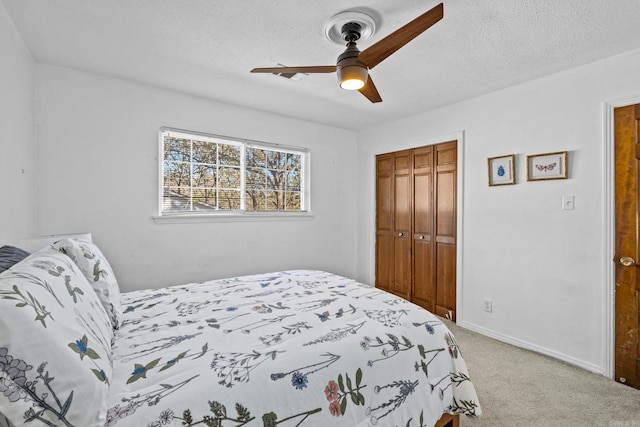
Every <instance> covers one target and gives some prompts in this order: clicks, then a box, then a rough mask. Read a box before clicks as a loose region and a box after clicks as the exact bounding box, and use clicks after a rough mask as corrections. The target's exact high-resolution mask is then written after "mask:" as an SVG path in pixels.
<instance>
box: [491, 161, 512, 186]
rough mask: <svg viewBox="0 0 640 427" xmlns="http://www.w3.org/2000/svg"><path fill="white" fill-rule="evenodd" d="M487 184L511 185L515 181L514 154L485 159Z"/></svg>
mask: <svg viewBox="0 0 640 427" xmlns="http://www.w3.org/2000/svg"><path fill="white" fill-rule="evenodd" d="M487 163H488V165H487V166H488V171H489V186H490V187H494V186H497V185H513V184H515V183H516V169H515V155H514V154H508V155H506V156H497V157H490V158H488V159H487Z"/></svg>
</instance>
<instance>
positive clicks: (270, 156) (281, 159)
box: [267, 151, 287, 170]
mask: <svg viewBox="0 0 640 427" xmlns="http://www.w3.org/2000/svg"><path fill="white" fill-rule="evenodd" d="M286 163H287V153H282V152H280V151H267V164H268V165H269V168H270V169H280V170H282V169H284V168H285V166H286Z"/></svg>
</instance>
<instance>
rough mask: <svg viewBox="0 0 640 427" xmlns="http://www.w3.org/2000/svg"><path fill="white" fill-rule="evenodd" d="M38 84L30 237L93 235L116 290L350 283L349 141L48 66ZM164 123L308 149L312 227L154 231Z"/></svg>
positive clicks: (278, 119) (303, 125) (40, 70)
mask: <svg viewBox="0 0 640 427" xmlns="http://www.w3.org/2000/svg"><path fill="white" fill-rule="evenodd" d="M36 82H37V83H36V101H37V110H38V114H37V116H36V123H37V132H38V151H39V162H38V169H39V181H38V184H39V185H38V195H37V197H38V203H39V207H40V209H39V211H40V214H39V216H38V220H37V232H38V234H51V233H69V232H91V233H93V238H94V241H95V242H96V243H97V244H98V246H99V247H100V248H102V249H103V252H105V255H106V256H107V258H108V259H109V260H110V261H111V263H112V265H113V267H114V270H115V271H116V272H117V276H118V279H119V281H120V283H121V286H122V288H123V289H124V290H132V289H139V288H146V287H160V286H167V285H172V284H179V283H187V282H190V281H199V280H205V279H211V278H221V277H229V276H235V275H240V274H249V273H255V272H266V271H274V270H281V269H290V268H318V269H324V270H330V271H332V272H335V273H338V274H343V275H349V276H354V275H355V273H356V266H355V259H356V256H355V231H354V229H355V219H356V217H355V212H356V200H355V196H356V187H355V185H350V184H349V183H353V182H355V179H356V173H355V170H354V167H353V165H354V164H356V162H355V159H356V157H355V155H356V135H355V133H353V132H348V131H344V130H338V129H335V128H331V127H327V126H322V125H318V124H313V123H309V122H304V121H300V120H295V119H290V118H285V117H282V116H278V115H274V114H269V113H265V112H259V111H255V110H249V109H246V108H240V107H236V106H233V105H229V104H223V103H218V102H214V101H211V100H207V99H203V98H196V97H192V96H186V95H182V94H178V93H174V92H170V91H165V90H162V89H157V88H154V87H150V86H146V85H142V84H138V83H133V82H127V81H122V80H118V79H112V78H106V77H101V76H97V75H92V74H85V73H81V72H77V71H72V70H68V69H63V68H58V67H54V66H50V65H42V64H39V65H38V67H37V72H36ZM274 102H277V100H274ZM161 126H169V127H174V128H180V129H187V130H193V131H199V132H207V133H213V134H218V135H227V136H233V137H238V138H247V139H254V140H260V141H267V142H273V143H280V144H285V145H291V146H301V147H308V148H310V149H311V191H312V196H311V206H312V210H313V213H314V216H313V218H312V219H311V220H305V221H267V222H263V221H261V222H217V223H197V224H156V223H154V221H153V220H152V216H153V215H155V214H157V209H158V207H157V194H158V159H157V155H158V129H159V128H160V127H161ZM345 183H347V184H346V185H345Z"/></svg>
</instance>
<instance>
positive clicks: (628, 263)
mask: <svg viewBox="0 0 640 427" xmlns="http://www.w3.org/2000/svg"><path fill="white" fill-rule="evenodd" d="M620 264H622V265H623V266H625V267H631V266H632V265H635V264H636V261H635V260H634V259H633V258H631V257H629V256H623V257H622V258H620Z"/></svg>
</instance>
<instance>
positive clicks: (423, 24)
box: [251, 3, 444, 102]
mask: <svg viewBox="0 0 640 427" xmlns="http://www.w3.org/2000/svg"><path fill="white" fill-rule="evenodd" d="M443 13H444V6H443V4H442V3H440V4H439V5H437V6H435V7H434V8H432V9H430V10H428V11H427V12H425V13H423V14H422V15H420V16H418V17H417V18H416V19H414V20H413V21H411V22H409V23H408V24H406V25H404V26H402V27H400V28H398V29H397V30H396V31H394V32H393V33H391V34H389V35H388V36H386V37H385V38H383V39H382V40H380V41H378V42H377V43H375V44H373V45H372V46H369V47H368V48H366V49H365V50H363V51H362V52H360V50H358V48H357V47H356V41H358V40H359V39H360V35H361V30H362V27H361V25H360V23H358V22H347V23H345V24H344V25H343V26H342V39H343V40H344V41H345V42H347V48H346V50H345V51H344V52H343V53H342V54H341V55H340V56H338V61H337V64H336V65H322V66H305V67H270V68H254V69H253V70H251V72H252V73H273V74H280V73H307V74H314V73H333V72H337V74H338V81H339V82H340V87H342V88H343V89H346V90H357V91H359V92H360V93H361V94H363V95H364V96H366V97H367V99H369V101H371V102H381V101H382V98H381V97H380V94H379V93H378V90H377V89H376V86H375V85H374V84H373V80H372V79H371V76H370V75H369V70H371V69H372V68H373V67H375V66H376V65H378V64H379V63H380V62H382V61H383V60H385V59H386V58H387V57H389V56H391V54H393V53H394V52H395V51H397V50H398V49H400V48H401V47H402V46H404V45H406V44H407V43H409V42H410V41H411V40H413V39H414V38H416V37H417V36H419V35H420V34H422V33H423V32H424V31H426V30H427V29H428V28H429V27H431V26H432V25H433V24H435V23H436V22H438V21H439V20H441V19H442V17H443Z"/></svg>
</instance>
